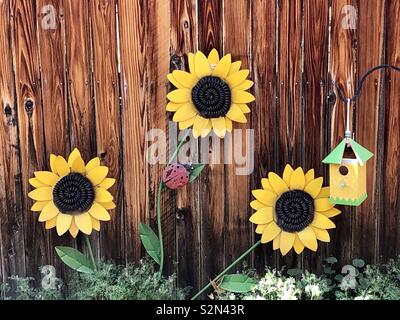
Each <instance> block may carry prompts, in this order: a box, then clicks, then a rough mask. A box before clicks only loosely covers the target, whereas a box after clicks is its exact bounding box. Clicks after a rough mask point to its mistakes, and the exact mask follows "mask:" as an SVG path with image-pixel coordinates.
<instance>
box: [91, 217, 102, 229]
mask: <svg viewBox="0 0 400 320" xmlns="http://www.w3.org/2000/svg"><path fill="white" fill-rule="evenodd" d="M92 227H93V230H96V231H100V221H99V220H97V219H95V218H93V217H92Z"/></svg>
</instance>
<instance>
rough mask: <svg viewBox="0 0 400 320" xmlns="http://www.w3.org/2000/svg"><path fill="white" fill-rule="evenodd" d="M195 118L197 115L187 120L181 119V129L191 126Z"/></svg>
mask: <svg viewBox="0 0 400 320" xmlns="http://www.w3.org/2000/svg"><path fill="white" fill-rule="evenodd" d="M195 118H196V117H193V118H191V119H188V120H185V121H180V122H179V130H185V129H187V128H189V127H191V126H192V125H193V123H194V119H195Z"/></svg>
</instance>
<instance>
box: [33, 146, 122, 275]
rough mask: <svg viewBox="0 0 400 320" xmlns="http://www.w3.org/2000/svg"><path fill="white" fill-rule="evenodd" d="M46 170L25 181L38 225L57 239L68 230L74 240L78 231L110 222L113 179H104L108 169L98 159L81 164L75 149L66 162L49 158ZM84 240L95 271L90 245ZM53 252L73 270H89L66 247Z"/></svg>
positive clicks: (71, 249)
mask: <svg viewBox="0 0 400 320" xmlns="http://www.w3.org/2000/svg"><path fill="white" fill-rule="evenodd" d="M50 168H51V171H37V172H35V173H34V175H35V177H34V178H31V179H29V183H30V184H31V185H32V186H33V187H35V188H36V189H35V190H33V191H31V192H30V193H29V194H28V196H29V197H30V198H31V199H33V200H35V201H36V202H35V203H34V205H33V206H32V208H31V210H32V211H35V212H40V215H39V222H44V223H45V228H46V229H52V228H56V230H57V234H58V235H59V236H62V235H63V234H65V233H66V232H67V231H69V233H70V234H71V236H72V237H74V238H76V236H77V235H78V233H79V231H80V232H82V233H84V234H85V235H90V234H91V233H92V231H93V230H96V231H100V222H101V221H109V220H110V219H111V217H110V214H109V213H108V211H107V210H111V209H114V208H115V203H114V202H113V199H114V198H113V196H112V194H111V193H110V192H109V191H108V189H110V188H111V187H112V186H113V185H114V183H115V179H113V178H108V177H107V175H108V168H107V167H106V166H102V165H101V164H100V159H99V158H94V159H92V160H91V161H89V162H88V163H87V164H86V165H85V162H84V161H83V159H82V157H81V154H80V152H79V150H78V149H75V150H73V151H72V153H71V154H70V155H69V157H68V161H67V160H65V159H64V158H63V157H62V156H56V155H53V154H52V155H50ZM85 239H87V244H88V247H89V250H90V255H91V258H92V263H93V267H94V268H95V265H96V264H95V261H94V259H93V253H92V251H91V246H90V242H89V240H88V238H85ZM56 251H57V253H58V254H59V255H60V257H61V259H63V261H64V262H65V263H66V264H67V265H69V266H70V267H72V268H74V269H75V270H78V271H82V270H85V271H86V272H89V271H90V270H92V268H91V264H90V262H88V261H86V260H82V259H80V258H82V256H80V255H82V254H81V253H80V252H79V251H76V250H75V249H73V248H68V247H56ZM71 261H73V262H71ZM82 261H86V265H85V264H82ZM82 272H84V271H82Z"/></svg>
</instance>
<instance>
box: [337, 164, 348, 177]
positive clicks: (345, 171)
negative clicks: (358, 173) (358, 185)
mask: <svg viewBox="0 0 400 320" xmlns="http://www.w3.org/2000/svg"><path fill="white" fill-rule="evenodd" d="M339 172H340V174H341V175H342V176H347V174H348V173H349V169H347V167H346V166H340V167H339Z"/></svg>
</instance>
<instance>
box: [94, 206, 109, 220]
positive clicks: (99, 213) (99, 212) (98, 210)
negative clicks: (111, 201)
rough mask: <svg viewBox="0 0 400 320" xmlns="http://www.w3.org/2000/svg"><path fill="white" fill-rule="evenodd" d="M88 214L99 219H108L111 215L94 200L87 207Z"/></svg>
mask: <svg viewBox="0 0 400 320" xmlns="http://www.w3.org/2000/svg"><path fill="white" fill-rule="evenodd" d="M89 213H90V215H91V216H92V217H93V218H95V219H97V220H100V221H110V219H111V217H110V214H109V213H108V211H107V210H106V209H105V208H104V207H103V206H102V205H100V204H99V203H97V202H94V203H93V205H92V207H91V208H90V209H89Z"/></svg>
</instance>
